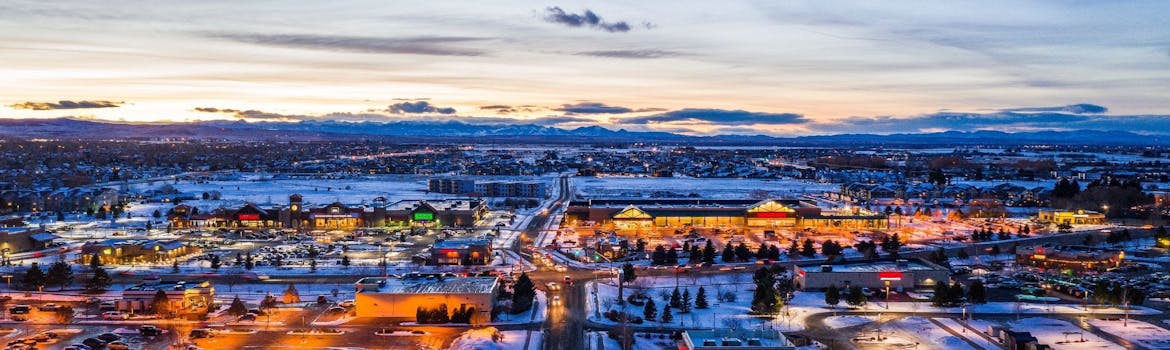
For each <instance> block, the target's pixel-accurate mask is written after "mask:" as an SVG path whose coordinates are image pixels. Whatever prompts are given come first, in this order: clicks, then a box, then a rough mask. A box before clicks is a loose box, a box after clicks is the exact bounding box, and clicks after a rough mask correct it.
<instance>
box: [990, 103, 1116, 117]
mask: <svg viewBox="0 0 1170 350" xmlns="http://www.w3.org/2000/svg"><path fill="white" fill-rule="evenodd" d="M1000 111H1002V112H1065V113H1073V114H1100V113H1105V112H1108V111H1109V109H1108V108H1105V107H1104V106H1098V105H1094V104H1088V103H1080V104H1075V105H1067V106H1052V107H1017V108H1005V109H1001V110H1000Z"/></svg>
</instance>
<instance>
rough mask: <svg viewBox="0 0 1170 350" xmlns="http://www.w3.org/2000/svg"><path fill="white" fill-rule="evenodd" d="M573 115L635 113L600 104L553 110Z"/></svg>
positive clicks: (591, 103)
mask: <svg viewBox="0 0 1170 350" xmlns="http://www.w3.org/2000/svg"><path fill="white" fill-rule="evenodd" d="M553 110H555V111H561V112H566V113H573V114H622V113H630V112H633V111H634V110H633V109H630V108H626V107H619V106H608V105H606V104H604V103H600V102H581V103H575V104H564V105H561V108H555V109H553Z"/></svg>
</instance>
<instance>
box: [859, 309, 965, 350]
mask: <svg viewBox="0 0 1170 350" xmlns="http://www.w3.org/2000/svg"><path fill="white" fill-rule="evenodd" d="M882 331H883V332H892V334H889V335H887V336H889V338H886V339H884V340H882V341H880V342H879V343H880V344H883V345H886V346H891V347H899V346H900V347H907V346H913V345H914V344H918V347H919V348H923V349H948V350H951V349H954V350H968V349H969V350H976V349H975V347H973V346H971V345H970V344H968V343H967V342H966V341H965V340H963V338H961V337H957V336H955V335H954V334H951V333H950V332H947V331H946V330H945V329H943V328H942V327H939V326H938V325H936V324H935V323H934V322H931V321H930V319H928V318H925V317H918V316H910V317H905V318H901V319H898V320H895V321H892V322H887V323H886V324H885V326H884V327H883V329H882Z"/></svg>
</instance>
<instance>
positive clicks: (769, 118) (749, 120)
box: [615, 108, 809, 125]
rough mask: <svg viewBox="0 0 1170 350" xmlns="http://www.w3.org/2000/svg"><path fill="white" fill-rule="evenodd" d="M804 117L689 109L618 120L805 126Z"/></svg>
mask: <svg viewBox="0 0 1170 350" xmlns="http://www.w3.org/2000/svg"><path fill="white" fill-rule="evenodd" d="M808 121H809V120H808V119H806V118H805V117H804V116H803V115H800V114H794V113H764V112H748V111H744V110H738V109H737V110H726V109H695V108H687V109H681V110H677V111H670V112H666V113H660V114H654V115H648V116H642V117H633V118H625V119H618V120H616V121H615V122H618V123H622V124H659V123H670V122H689V123H711V124H719V125H751V124H803V123H806V122H808Z"/></svg>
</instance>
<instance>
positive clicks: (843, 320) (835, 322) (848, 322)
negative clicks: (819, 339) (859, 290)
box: [825, 315, 877, 329]
mask: <svg viewBox="0 0 1170 350" xmlns="http://www.w3.org/2000/svg"><path fill="white" fill-rule="evenodd" d="M873 321H877V316H871V315H844V316H830V317H826V318H825V326H828V327H829V328H833V329H841V328H848V327H853V326H859V325H863V324H868V323H872V322H873Z"/></svg>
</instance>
